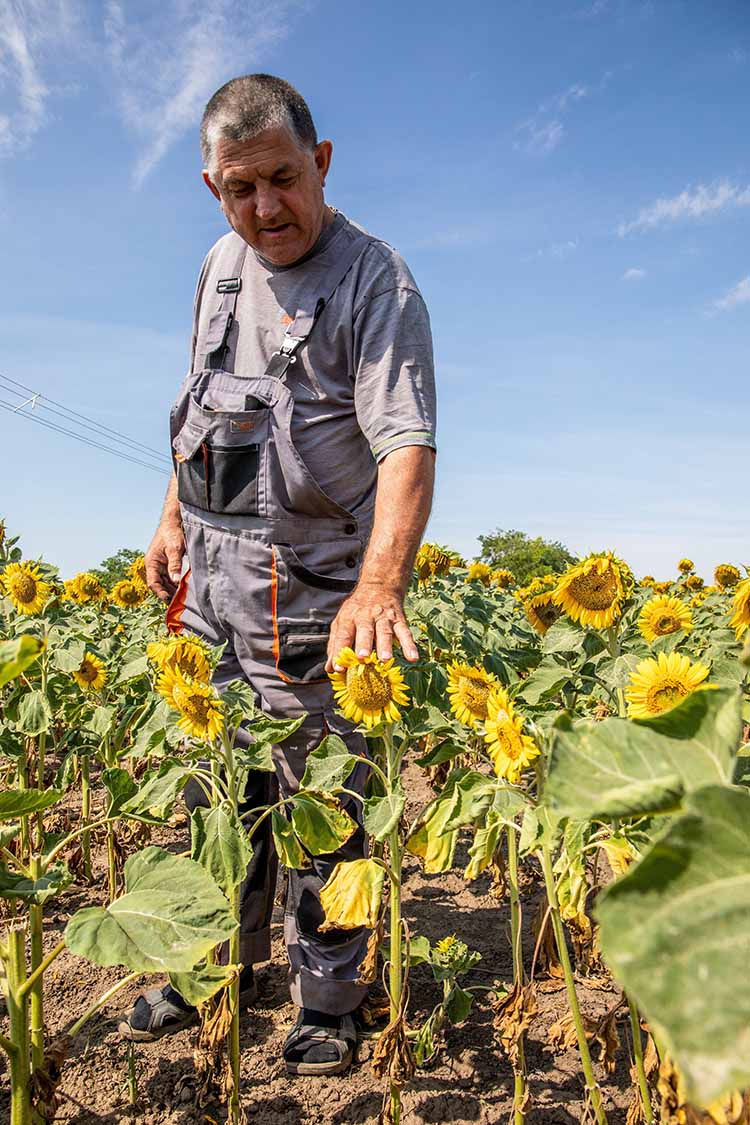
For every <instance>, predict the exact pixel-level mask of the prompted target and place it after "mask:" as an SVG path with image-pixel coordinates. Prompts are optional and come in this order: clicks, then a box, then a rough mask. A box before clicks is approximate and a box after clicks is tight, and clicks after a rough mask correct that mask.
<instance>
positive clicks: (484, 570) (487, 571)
mask: <svg viewBox="0 0 750 1125" xmlns="http://www.w3.org/2000/svg"><path fill="white" fill-rule="evenodd" d="M491 581H492V567H491V566H489V565H488V564H487V563H483V562H473V563H471V565H470V566H469V573H468V575H467V582H481V583H482V585H483V586H489V584H490V582H491Z"/></svg>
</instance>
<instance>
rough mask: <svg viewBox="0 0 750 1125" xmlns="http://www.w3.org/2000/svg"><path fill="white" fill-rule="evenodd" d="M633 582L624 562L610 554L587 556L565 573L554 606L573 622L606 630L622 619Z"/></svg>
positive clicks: (628, 568)
mask: <svg viewBox="0 0 750 1125" xmlns="http://www.w3.org/2000/svg"><path fill="white" fill-rule="evenodd" d="M634 586H635V579H634V578H633V573H632V571H631V569H630V567H629V566H628V565H627V563H624V562H623V561H622V559H618V558H617V556H616V555H613V554H612V552H611V551H607V552H605V553H604V554H594V555H589V556H588V558H585V559H584V560H583V562H581V563H577V564H576V565H575V566H572V567H570V568H569V569H568V570H566V572H565V574H563V575H562V577H561V578H560V580H559V582H558V584H557V588H556V590H555V595H554V598H555V603H556V604H557V605H558V606H559V607H560V609H562V610H563V611H564V612H565V613H567V615H568V617H570V618H571V619H572V620H573V621H578V622H580V624H581V625H591V626H593V628H594V629H608V628H609V627H610V626H611V625H613V624H614V623H615V621H618V620H619V618H620V617H621V616H622V611H623V608H624V606H625V603H626V601H627V600H628V598H629V597H630V595H631V593H632V592H633V587H634Z"/></svg>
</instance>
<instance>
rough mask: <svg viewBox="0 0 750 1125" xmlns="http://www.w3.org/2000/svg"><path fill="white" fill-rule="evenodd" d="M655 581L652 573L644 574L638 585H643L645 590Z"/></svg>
mask: <svg viewBox="0 0 750 1125" xmlns="http://www.w3.org/2000/svg"><path fill="white" fill-rule="evenodd" d="M655 581H656V579H655V578H654V576H653V574H644V576H643V578H642V579H641V580H640V582H639V583H638V585H639V586H643V587H644V588H645V589H646V590H648V589H649V588H650V587H651V586H653V584H654V582H655Z"/></svg>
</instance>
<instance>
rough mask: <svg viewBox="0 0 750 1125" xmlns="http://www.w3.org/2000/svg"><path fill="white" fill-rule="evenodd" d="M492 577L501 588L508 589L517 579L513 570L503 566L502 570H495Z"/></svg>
mask: <svg viewBox="0 0 750 1125" xmlns="http://www.w3.org/2000/svg"><path fill="white" fill-rule="evenodd" d="M491 578H492V581H493V582H494V583H495V585H496V586H499V587H500V589H501V590H507V589H508V587H509V586H512V585H513V583H514V582H515V580H516V579H515V575H514V574H513V571H512V570H504V569H503V568H502V567H501V568H500V570H493V572H492V575H491Z"/></svg>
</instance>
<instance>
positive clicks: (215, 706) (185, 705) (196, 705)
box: [156, 668, 224, 742]
mask: <svg viewBox="0 0 750 1125" xmlns="http://www.w3.org/2000/svg"><path fill="white" fill-rule="evenodd" d="M156 690H157V691H158V692H159V694H160V695H162V696H164V698H165V699H166V701H167V703H168V704H169V706H170V707H172V708H173V709H174V710H175V711H178V712H179V715H180V718H179V720H178V722H177V725H178V727H179V728H180V730H184V731H185V733H186V734H190V735H192V736H193V738H199V739H201V740H202V741H204V742H205V741H211V740H213V739H214V738H218V737H219V735H220V734H221V733H222V731H223V729H224V704H223V702H222V701H221V699H220V698H219V696H218V695H217V694H216V692H215V691H214V689H213V688H212V687H211V686H210V684H206V683H203V682H201V681H200V680H194V679H192V678H191V677H190V676H183V674H182V673H181V672H180V671H179V669H177V668H165V670H164V671H163V672H162V674H161V675H160V676H159V679H158V681H157V684H156Z"/></svg>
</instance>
